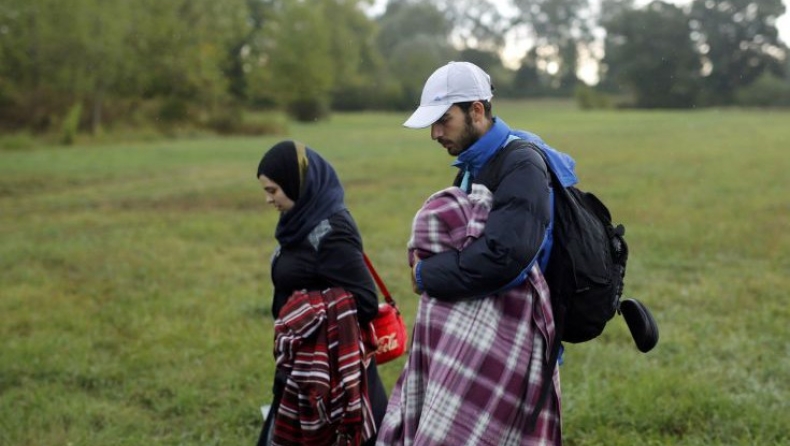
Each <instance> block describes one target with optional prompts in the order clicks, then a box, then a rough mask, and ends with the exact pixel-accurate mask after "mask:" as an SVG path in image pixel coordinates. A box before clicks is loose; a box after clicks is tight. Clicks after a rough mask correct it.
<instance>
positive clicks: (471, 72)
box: [403, 62, 494, 129]
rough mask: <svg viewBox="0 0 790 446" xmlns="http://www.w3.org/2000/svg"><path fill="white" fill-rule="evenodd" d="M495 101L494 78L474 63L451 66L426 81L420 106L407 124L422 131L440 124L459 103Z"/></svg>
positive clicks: (437, 71) (451, 63) (440, 69)
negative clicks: (432, 125)
mask: <svg viewBox="0 0 790 446" xmlns="http://www.w3.org/2000/svg"><path fill="white" fill-rule="evenodd" d="M492 97H494V93H493V92H492V91H491V77H490V76H489V75H488V74H486V72H485V71H483V70H482V69H481V68H480V67H478V66H477V65H475V64H473V63H470V62H450V63H448V64H447V65H445V66H443V67H441V68H439V69H438V70H436V71H434V72H433V74H432V75H431V77H429V78H428V80H427V81H425V86H424V87H423V89H422V97H420V106H419V107H418V108H417V110H415V111H414V113H412V115H411V116H410V117H409V119H407V120H406V122H404V123H403V126H404V127H409V128H412V129H421V128H425V127H428V126H429V125H431V124H433V123H434V122H436V121H437V120H438V119H439V118H441V117H442V115H444V113H445V112H446V111H447V110H448V109H449V108H450V107H451V106H452V105H453V104H456V103H458V102H471V101H488V100H490V99H491V98H492Z"/></svg>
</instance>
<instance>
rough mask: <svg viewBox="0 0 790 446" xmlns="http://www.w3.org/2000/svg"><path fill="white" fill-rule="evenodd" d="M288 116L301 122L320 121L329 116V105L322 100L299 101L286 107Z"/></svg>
mask: <svg viewBox="0 0 790 446" xmlns="http://www.w3.org/2000/svg"><path fill="white" fill-rule="evenodd" d="M286 111H287V112H288V115H289V116H291V117H292V118H294V119H295V120H297V121H300V122H312V121H318V120H319V119H323V118H326V117H328V116H329V105H328V104H327V102H326V101H322V100H321V99H316V98H311V99H297V100H295V101H293V102H291V103H290V104H288V105H287V106H286Z"/></svg>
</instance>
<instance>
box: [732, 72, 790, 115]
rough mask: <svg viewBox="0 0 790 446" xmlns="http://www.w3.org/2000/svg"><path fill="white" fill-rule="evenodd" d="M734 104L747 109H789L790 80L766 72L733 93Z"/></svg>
mask: <svg viewBox="0 0 790 446" xmlns="http://www.w3.org/2000/svg"><path fill="white" fill-rule="evenodd" d="M735 103H736V104H738V105H743V106H747V107H790V80H786V79H781V78H779V77H776V76H774V75H772V74H771V73H769V72H767V71H766V72H764V73H763V74H762V75H761V76H760V77H759V78H757V80H756V81H754V82H753V83H752V84H751V85H749V86H747V87H744V88H741V89H739V90H738V91H737V92H736V93H735Z"/></svg>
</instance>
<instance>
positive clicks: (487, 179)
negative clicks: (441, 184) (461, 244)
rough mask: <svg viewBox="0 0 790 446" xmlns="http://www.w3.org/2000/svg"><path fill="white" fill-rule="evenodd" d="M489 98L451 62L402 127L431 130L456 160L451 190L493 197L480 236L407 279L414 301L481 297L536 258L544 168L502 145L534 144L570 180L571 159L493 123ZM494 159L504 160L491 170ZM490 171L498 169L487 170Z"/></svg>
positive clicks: (544, 205) (466, 68) (544, 208)
mask: <svg viewBox="0 0 790 446" xmlns="http://www.w3.org/2000/svg"><path fill="white" fill-rule="evenodd" d="M492 97H493V87H492V85H491V78H490V77H489V76H488V74H486V73H485V72H484V71H483V70H482V69H480V68H479V67H478V66H476V65H474V64H472V63H469V62H450V63H449V64H447V65H445V66H443V67H441V68H439V69H438V70H436V71H435V72H434V73H433V74H432V75H431V76H430V77H429V78H428V80H427V81H426V83H425V87H424V88H423V92H422V97H421V100H420V106H419V108H417V110H416V111H415V112H414V113H413V114H412V115H411V117H410V118H409V119H408V120H407V121H406V122H405V123H404V124H403V125H404V126H405V127H408V128H415V129H419V128H425V127H430V128H431V139H433V140H435V141H436V142H438V143H439V144H441V145H442V146H443V147H444V148H445V149H446V150H447V153H448V154H449V155H451V156H456V157H457V160H456V161H455V163H453V165H455V166H457V167H458V168H459V172H458V175H457V176H456V179H455V182H454V185H456V186H459V187H460V188H461V189H463V190H464V191H466V192H469V191H470V188H471V184H472V183H478V184H483V185H485V186H486V187H487V188H488V189H489V190H491V191H492V192H493V193H494V203H493V208H492V210H491V215H490V216H489V220H488V224H487V225H486V229H485V232H484V233H483V235H482V237H480V238H479V239H478V240H477V241H475V243H473V244H471V245H469V246H468V247H466V248H465V249H463V250H460V251H447V252H443V253H441V254H438V255H435V256H432V257H430V258H428V259H424V260H421V261H419V262H416V263H415V265H414V267H413V269H412V279H413V283H414V291H415V292H416V293H418V294H419V293H421V292H423V291H424V292H427V293H428V295H430V296H432V297H435V298H438V299H442V300H462V299H469V298H473V297H482V296H485V295H488V294H491V293H493V292H495V291H497V290H500V289H502V288H503V287H506V286H508V285H509V284H511V282H513V281H514V280H519V278H521V279H523V278H524V275H523V274H522V273H523V272H524V271H527V270H528V267H529V266H530V265H531V264H532V262H533V261H535V259H537V258H538V255H539V254H541V253H540V252H539V251H540V248H541V245H542V244H543V242H544V238H545V236H546V231H547V228H548V225H549V222H550V219H551V209H552V208H551V192H550V190H551V189H550V177H549V174H548V171H547V167H546V164H545V162H544V161H543V159H542V158H541V156H540V154H538V153H537V152H535V151H534V150H513V151H510V152H509V153H504V152H502V150H501V149H502V148H503V147H504V146H505V145H507V144H508V143H509V142H511V141H513V140H514V139H527V140H530V141H532V142H536V143H538V144H539V145H541V147H544V148H546V149H547V150H544V151H545V152H547V155H549V158H550V160H551V161H550V162H552V164H555V160H556V165H555V169H556V168H557V167H558V166H559V167H560V168H561V169H564V171H563V172H564V174H566V175H573V171H572V163H573V161H572V160H571V159H570V158H568V157H565V156H564V155H563V154H561V153H560V152H554V151H553V150H551V148H550V147H548V146H546V145H545V143H543V141H541V140H540V138H538V137H537V136H535V135H533V134H531V133H527V132H523V131H517V130H512V129H511V128H510V127H508V125H507V124H506V123H505V122H504V121H503V120H502V119H501V118H499V117H494V116H493V115H492V107H491V99H492ZM500 155H504V156H505V157H506V158H505V159H504V160H497V162H496V163H494V162H493V161H494V160H495V159H496V157H497V156H500ZM494 164H497V165H498V166H501V168H499V169H487V167H490V166H492V165H494ZM493 170H498V172H494V171H493ZM561 175H563V173H561ZM574 178H575V177H574ZM541 260H542V258H541Z"/></svg>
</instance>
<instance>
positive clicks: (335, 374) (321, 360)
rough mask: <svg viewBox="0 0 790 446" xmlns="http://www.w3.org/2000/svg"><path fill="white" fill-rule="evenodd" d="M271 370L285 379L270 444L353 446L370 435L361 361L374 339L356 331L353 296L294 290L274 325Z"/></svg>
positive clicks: (371, 424)
mask: <svg viewBox="0 0 790 446" xmlns="http://www.w3.org/2000/svg"><path fill="white" fill-rule="evenodd" d="M274 333H275V357H276V358H277V359H276V360H277V368H278V369H281V370H284V371H285V372H286V374H287V375H288V379H287V383H286V387H285V390H284V392H283V397H282V400H281V401H280V407H279V408H278V411H277V415H276V416H275V419H274V432H273V437H272V444H273V445H282V446H285V445H294V446H295V445H306V444H309V445H317V446H321V445H338V446H344V445H348V446H352V445H354V446H355V445H359V444H361V443H362V442H363V441H365V440H367V439H370V438H372V437H373V436H374V435H375V432H376V427H375V424H374V421H373V413H372V411H371V407H370V400H369V399H368V396H367V380H366V376H367V375H366V373H365V364H366V363H367V360H366V358H367V357H368V356H369V355H371V354H372V352H373V351H375V348H376V347H375V342H373V340H374V339H375V335H374V334H373V333H372V331H371V330H369V329H366V330H361V329H360V327H359V323H358V321H357V310H356V304H355V302H354V298H353V296H352V295H351V294H350V293H348V292H346V291H345V290H343V289H340V288H330V289H327V290H324V291H310V292H306V291H297V292H294V294H293V295H292V296H291V297H290V298H289V299H288V302H287V303H286V304H285V306H283V308H282V310H281V311H280V318H278V319H277V320H276V321H275V324H274Z"/></svg>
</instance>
